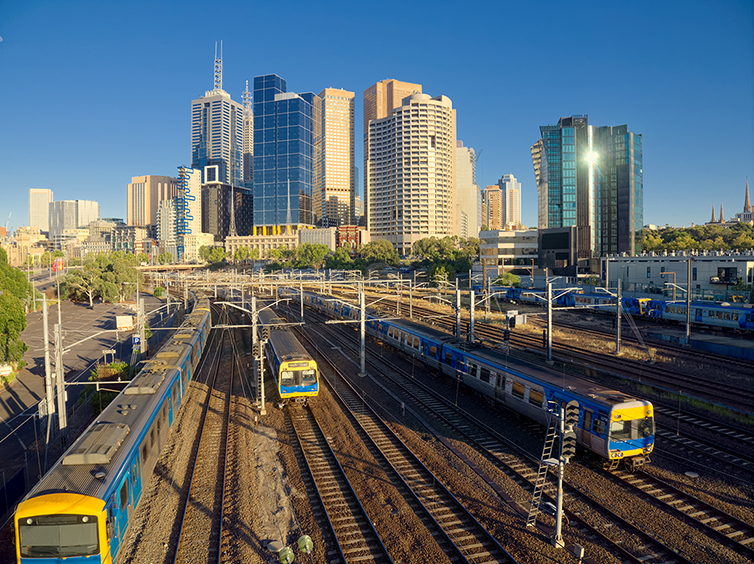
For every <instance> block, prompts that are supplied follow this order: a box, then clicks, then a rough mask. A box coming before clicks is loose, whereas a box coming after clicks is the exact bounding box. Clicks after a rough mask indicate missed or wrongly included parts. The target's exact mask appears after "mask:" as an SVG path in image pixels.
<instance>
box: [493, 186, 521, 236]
mask: <svg viewBox="0 0 754 564" xmlns="http://www.w3.org/2000/svg"><path fill="white" fill-rule="evenodd" d="M497 185H498V186H500V190H501V192H502V195H503V210H502V211H503V216H502V217H503V229H520V228H521V183H520V182H519V181H518V180H516V177H515V176H513V175H512V174H504V175H503V177H502V178H501V179H500V180H498V182H497Z"/></svg>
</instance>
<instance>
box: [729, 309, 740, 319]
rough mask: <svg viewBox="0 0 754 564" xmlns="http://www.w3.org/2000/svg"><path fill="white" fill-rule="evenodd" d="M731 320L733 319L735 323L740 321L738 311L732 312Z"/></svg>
mask: <svg viewBox="0 0 754 564" xmlns="http://www.w3.org/2000/svg"><path fill="white" fill-rule="evenodd" d="M730 318H731V319H732V320H733V321H738V312H737V311H731V312H730Z"/></svg>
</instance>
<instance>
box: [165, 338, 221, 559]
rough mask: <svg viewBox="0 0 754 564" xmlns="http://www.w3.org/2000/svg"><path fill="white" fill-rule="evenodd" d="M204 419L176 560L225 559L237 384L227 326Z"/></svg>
mask: <svg viewBox="0 0 754 564" xmlns="http://www.w3.org/2000/svg"><path fill="white" fill-rule="evenodd" d="M224 333H225V334H224V335H222V339H221V347H222V351H221V352H220V353H219V354H218V355H217V358H216V363H215V366H214V370H213V374H212V382H211V384H209V386H208V389H207V397H206V400H205V402H204V409H203V412H202V415H201V420H200V429H201V431H200V433H199V437H200V438H199V441H198V445H197V446H196V455H195V458H194V463H193V465H192V470H191V475H190V479H189V487H188V494H187V496H186V498H185V503H184V507H183V511H182V518H181V520H180V533H179V535H178V540H177V543H176V549H175V554H174V557H173V562H175V563H179V562H191V563H197V562H206V563H208V564H209V563H217V562H221V556H222V546H221V543H222V539H223V534H222V524H223V507H224V498H225V474H226V472H225V465H226V460H227V448H228V429H229V426H230V413H231V411H230V405H231V398H230V393H231V389H232V385H233V372H234V364H233V363H232V362H231V366H230V369H229V370H228V368H227V364H228V362H229V361H231V360H232V358H233V346H232V344H231V342H230V340H231V339H232V338H233V335H232V334H231V333H230V332H229V331H227V330H225V331H224Z"/></svg>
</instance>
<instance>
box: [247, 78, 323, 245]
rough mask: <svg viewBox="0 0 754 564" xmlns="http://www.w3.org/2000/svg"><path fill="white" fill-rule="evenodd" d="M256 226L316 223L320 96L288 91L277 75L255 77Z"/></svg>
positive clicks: (259, 230) (264, 230) (261, 229)
mask: <svg viewBox="0 0 754 564" xmlns="http://www.w3.org/2000/svg"><path fill="white" fill-rule="evenodd" d="M253 99H254V227H255V232H256V233H257V234H265V233H267V232H269V233H272V231H271V230H269V229H267V228H274V227H275V226H282V225H311V224H313V217H312V143H313V135H312V128H313V122H312V115H313V104H314V94H313V93H311V92H306V93H303V94H294V93H292V92H286V84H285V80H283V79H282V78H280V77H279V76H277V75H275V74H269V75H265V76H257V77H255V78H254V96H253Z"/></svg>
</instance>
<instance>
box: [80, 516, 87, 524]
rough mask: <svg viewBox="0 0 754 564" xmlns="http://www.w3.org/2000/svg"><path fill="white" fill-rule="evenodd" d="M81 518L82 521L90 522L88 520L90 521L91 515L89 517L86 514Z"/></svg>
mask: <svg viewBox="0 0 754 564" xmlns="http://www.w3.org/2000/svg"><path fill="white" fill-rule="evenodd" d="M81 520H82V521H83V522H84V523H88V522H89V517H87V516H86V515H84V516H83V517H82V518H81Z"/></svg>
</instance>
